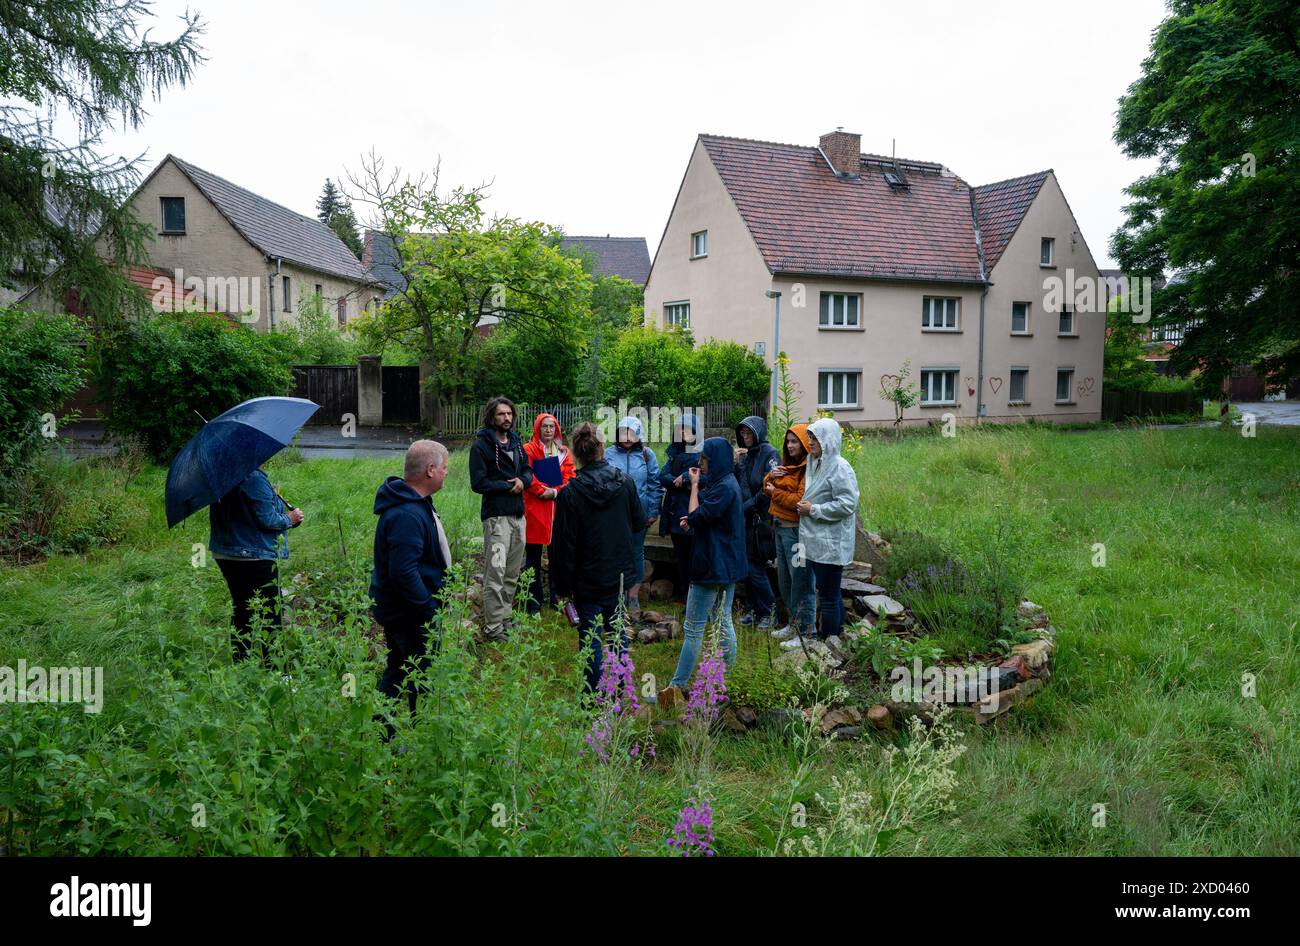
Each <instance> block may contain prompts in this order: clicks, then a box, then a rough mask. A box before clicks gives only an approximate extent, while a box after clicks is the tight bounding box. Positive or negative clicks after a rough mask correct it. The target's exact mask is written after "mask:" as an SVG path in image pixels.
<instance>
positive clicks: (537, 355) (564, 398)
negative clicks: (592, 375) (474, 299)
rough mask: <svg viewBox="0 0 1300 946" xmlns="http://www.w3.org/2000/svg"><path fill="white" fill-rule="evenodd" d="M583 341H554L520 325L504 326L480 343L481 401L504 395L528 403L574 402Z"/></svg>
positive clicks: (479, 388) (577, 386) (578, 386)
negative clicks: (481, 356) (481, 366)
mask: <svg viewBox="0 0 1300 946" xmlns="http://www.w3.org/2000/svg"><path fill="white" fill-rule="evenodd" d="M585 348H586V346H585V341H584V339H581V338H572V339H555V338H553V337H551V336H550V335H547V334H541V333H538V332H533V331H529V330H528V329H527V328H526V327H520V326H519V325H517V324H515V325H505V326H503V327H501V328H498V329H497V330H496V331H494V332H492V334H490V335H489V336H488V337H487V338H486V339H485V340H484V342H483V345H482V348H481V351H482V354H483V365H484V372H483V377H482V379H481V381H480V382H479V386H478V395H479V397H480V398H487V397H492V396H494V395H496V394H506V395H508V396H509V397H510V398H511V399H513V400H516V401H526V402H528V403H530V404H552V403H565V402H569V401H573V400H575V398H577V397H578V395H579V393H580V389H581V388H582V375H583V367H584V365H583V355H584V354H585Z"/></svg>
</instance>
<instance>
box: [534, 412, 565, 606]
mask: <svg viewBox="0 0 1300 946" xmlns="http://www.w3.org/2000/svg"><path fill="white" fill-rule="evenodd" d="M524 454H525V456H527V457H528V465H529V466H530V467H531V466H533V465H534V464H535V463H536V462H537V461H538V460H541V459H543V458H544V457H558V458H559V460H560V478H561V482H560V485H559V486H547V485H546V484H545V483H543V482H542V481H541V480H540V479H539V478H538V477H537V475H536V473H534V475H533V481H532V483H530V484H529V485H528V487H527V488H526V489H525V490H524V522H525V529H526V535H525V538H524V541H525V542H526V543H527V544H526V545H525V546H524V562H525V565H524V567H525V568H531V569H532V570H533V583H532V585H531V586H530V587H529V594H528V613H529V614H538V613H540V612H541V610H542V602H543V601H544V600H545V601H549V602H550V605H551V607H555V588H554V585H553V584H552V587H551V589H550V596H549V597H544V590H543V588H542V550H543V549H545V548H546V546H548V545H550V544H551V524H552V523H553V522H554V520H555V497H556V496H558V495H559V493H560V490H561V489H562V488H563V487H564V484H565V483H567V482H569V480H571V479H573V477H574V475H575V471H574V469H573V455H572V454H571V453H570V452H569V449H568V448H567V447H566V446H565V445H564V434H563V432H562V431H561V430H560V422H559V420H557V419H556V417H555V415H553V414H538V415H537V419H536V420H535V421H533V439H532V440H530V441H528V442H527V443H526V444H524Z"/></svg>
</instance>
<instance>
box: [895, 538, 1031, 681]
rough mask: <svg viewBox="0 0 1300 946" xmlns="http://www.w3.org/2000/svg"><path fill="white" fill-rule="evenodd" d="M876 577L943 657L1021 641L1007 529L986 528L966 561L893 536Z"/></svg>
mask: <svg viewBox="0 0 1300 946" xmlns="http://www.w3.org/2000/svg"><path fill="white" fill-rule="evenodd" d="M889 539H890V552H889V555H888V556H886V558H885V564H884V567H883V568H882V570H881V577H882V578H884V579H885V582H886V585H887V587H888V588H889V593H890V594H891V595H893V596H894V597H895V598H897V599H898V600H899V601H900V602H902V604H904V605H905V606H906V607H907V608H908V609H909V610H910V611H911V612H912V614H913V615H914V616H915V618H916V620H917V622H918V623H919V624H920V625H921V627H922V629H923V630H924V632H925V634H926V640H927V641H928V642H929V643H930V644H933V645H935V646H938V647H939V648H941V649H942V651H943V653H944V655H945V656H947V657H952V658H963V657H968V656H975V655H982V654H988V653H990V652H993V651H1006V650H1007V649H1009V648H1010V646H1011V644H1013V643H1015V642H1017V641H1018V640H1019V639H1020V633H1019V632H1020V623H1021V622H1020V621H1019V620H1018V619H1017V616H1016V606H1017V605H1018V604H1019V602H1020V599H1021V588H1022V585H1021V580H1020V577H1019V576H1018V575H1017V573H1016V572H1015V568H1016V564H1015V563H1016V560H1017V556H1016V554H1015V547H1014V546H1015V539H1014V533H1013V531H1012V529H1011V528H1010V527H1009V526H1007V525H1005V524H1003V525H1001V526H998V527H996V528H994V529H991V530H990V531H989V532H988V533H987V534H986V535H985V537H984V539H983V540H982V541H981V542H980V543H979V546H978V548H977V550H976V551H974V552H973V553H972V554H971V555H970V557H969V561H968V562H965V563H964V562H962V561H960V560H959V559H957V557H956V556H955V555H953V554H952V552H951V551H949V550H948V548H947V547H946V546H945V545H944V544H943V543H941V542H938V541H936V540H934V539H931V538H928V537H926V536H923V535H920V534H918V533H915V532H901V533H896V534H892V535H890V536H889Z"/></svg>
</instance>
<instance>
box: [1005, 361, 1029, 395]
mask: <svg viewBox="0 0 1300 946" xmlns="http://www.w3.org/2000/svg"><path fill="white" fill-rule="evenodd" d="M1027 390H1029V369H1028V368H1012V369H1011V384H1010V385H1009V386H1008V390H1007V401H1008V402H1010V403H1012V404H1025V403H1027V402H1028V401H1029V398H1028V397H1027V396H1026V395H1025V392H1026V391H1027Z"/></svg>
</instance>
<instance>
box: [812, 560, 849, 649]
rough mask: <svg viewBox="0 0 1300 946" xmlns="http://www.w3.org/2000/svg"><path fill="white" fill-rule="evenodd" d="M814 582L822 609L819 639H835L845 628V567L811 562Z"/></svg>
mask: <svg viewBox="0 0 1300 946" xmlns="http://www.w3.org/2000/svg"><path fill="white" fill-rule="evenodd" d="M808 564H809V565H811V566H812V570H813V580H814V581H816V582H817V603H818V604H820V605H821V609H822V626H821V628H820V630H819V631H818V634H817V636H818V637H833V636H834V635H836V634H838V633H839V632H840V631H841V630H843V628H844V593H843V592H842V591H841V590H840V581H841V580H842V579H843V577H844V566H843V565H825V564H823V563H821V562H809V563H808Z"/></svg>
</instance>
